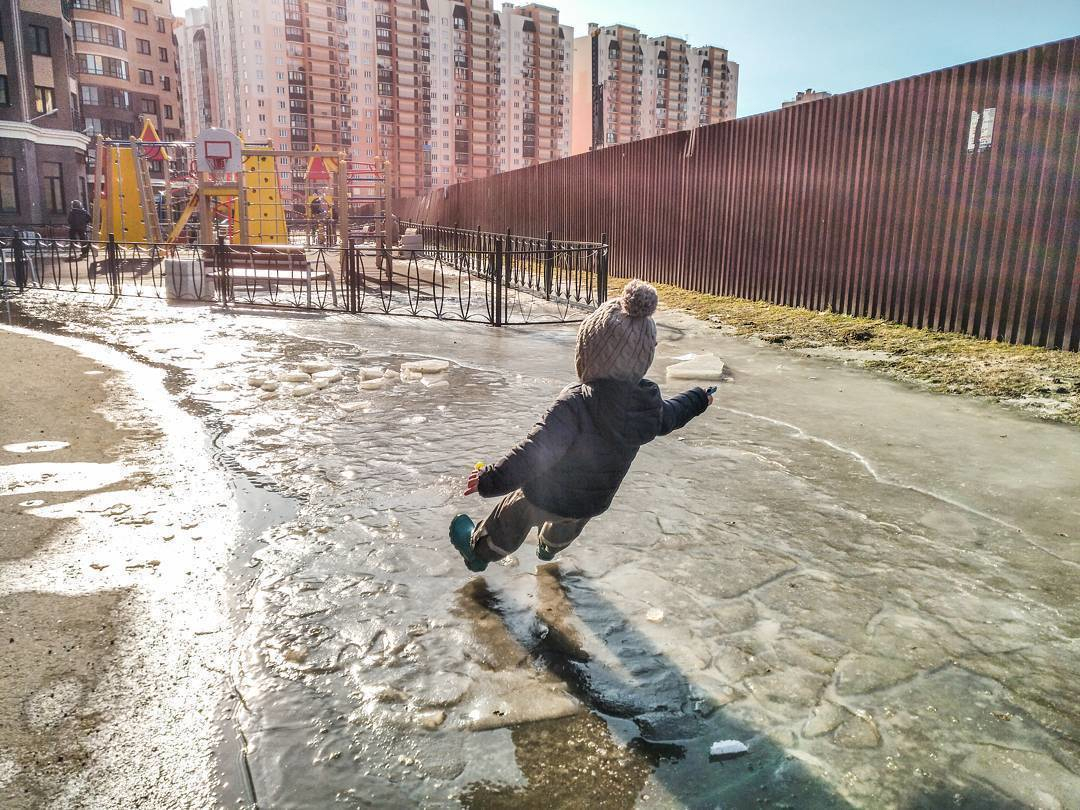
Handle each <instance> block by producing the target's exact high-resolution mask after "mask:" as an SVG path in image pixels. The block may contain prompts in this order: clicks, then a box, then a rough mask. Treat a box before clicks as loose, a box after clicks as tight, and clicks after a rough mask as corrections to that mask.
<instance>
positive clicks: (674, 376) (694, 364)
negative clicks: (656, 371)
mask: <svg viewBox="0 0 1080 810" xmlns="http://www.w3.org/2000/svg"><path fill="white" fill-rule="evenodd" d="M667 376H668V379H669V380H720V379H723V377H724V361H723V360H721V359H720V358H719V357H717V356H716V355H715V354H699V355H695V356H694V357H693V359H691V360H686V361H684V362H682V363H675V364H674V365H670V366H668V368H667Z"/></svg>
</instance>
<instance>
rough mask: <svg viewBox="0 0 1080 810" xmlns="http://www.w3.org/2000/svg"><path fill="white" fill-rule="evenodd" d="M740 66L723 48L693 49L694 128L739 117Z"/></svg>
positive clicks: (691, 104) (691, 88)
mask: <svg viewBox="0 0 1080 810" xmlns="http://www.w3.org/2000/svg"><path fill="white" fill-rule="evenodd" d="M738 96H739V65H738V64H737V63H736V62H732V61H731V60H729V59H728V52H727V51H726V50H724V49H723V48H716V47H712V46H706V47H703V48H691V49H690V110H689V112H690V122H691V123H690V126H706V125H708V124H715V123H718V122H720V121H730V120H731V119H732V118H734V117H735V102H736V100H737V99H738Z"/></svg>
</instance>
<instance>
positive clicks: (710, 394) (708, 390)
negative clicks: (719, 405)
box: [705, 385, 716, 405]
mask: <svg viewBox="0 0 1080 810" xmlns="http://www.w3.org/2000/svg"><path fill="white" fill-rule="evenodd" d="M715 393H716V386H715V385H710V386H709V387H708V388H706V389H705V396H707V397H708V398H709V404H710V405H712V403H713V394H715Z"/></svg>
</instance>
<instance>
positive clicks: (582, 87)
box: [570, 36, 593, 155]
mask: <svg viewBox="0 0 1080 810" xmlns="http://www.w3.org/2000/svg"><path fill="white" fill-rule="evenodd" d="M592 52H593V38H592V37H591V36H585V37H575V38H574V61H573V71H572V79H571V87H572V88H573V89H572V99H571V111H570V154H571V155H580V154H581V153H582V152H588V151H589V150H590V149H592V146H593V74H592Z"/></svg>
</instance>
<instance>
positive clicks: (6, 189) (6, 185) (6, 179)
mask: <svg viewBox="0 0 1080 810" xmlns="http://www.w3.org/2000/svg"><path fill="white" fill-rule="evenodd" d="M18 210H19V200H18V198H17V197H16V196H15V158H10V157H0V211H2V212H3V213H5V214H14V213H16V212H18Z"/></svg>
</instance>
